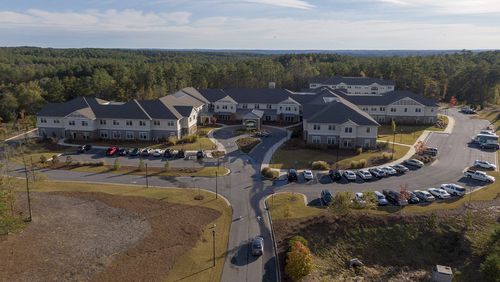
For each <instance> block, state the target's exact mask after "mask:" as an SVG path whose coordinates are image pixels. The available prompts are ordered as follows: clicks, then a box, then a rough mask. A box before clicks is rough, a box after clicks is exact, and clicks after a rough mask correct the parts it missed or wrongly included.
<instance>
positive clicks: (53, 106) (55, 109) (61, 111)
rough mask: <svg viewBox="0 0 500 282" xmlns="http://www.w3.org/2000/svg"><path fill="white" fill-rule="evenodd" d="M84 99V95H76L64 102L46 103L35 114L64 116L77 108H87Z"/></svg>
mask: <svg viewBox="0 0 500 282" xmlns="http://www.w3.org/2000/svg"><path fill="white" fill-rule="evenodd" d="M86 99H87V98H85V97H77V98H75V99H73V100H70V101H67V102H64V103H47V104H45V106H43V108H42V109H41V110H40V111H38V113H37V116H46V117H65V116H67V115H69V114H71V113H72V112H75V111H77V110H80V109H83V108H88V107H89V105H88V103H87V101H86Z"/></svg>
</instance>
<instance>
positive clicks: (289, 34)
mask: <svg viewBox="0 0 500 282" xmlns="http://www.w3.org/2000/svg"><path fill="white" fill-rule="evenodd" d="M190 16H191V14H190V13H188V12H172V13H153V12H149V13H145V12H142V11H138V10H121V11H118V10H104V11H98V10H87V11H82V12H59V13H54V12H47V11H42V10H28V11H26V12H23V13H15V12H11V11H0V38H2V42H3V43H2V44H4V45H7V44H8V45H11V46H12V45H40V46H52V47H67V46H68V44H71V45H70V47H82V46H88V47H123V48H127V47H130V48H233V49H240V48H242V49H463V48H465V49H478V48H497V47H498V46H500V29H498V27H497V26H494V25H491V26H488V25H486V24H483V25H473V24H436V23H423V22H409V21H399V20H397V19H391V20H384V21H382V20H363V19H354V20H345V19H339V18H337V17H335V16H334V15H331V16H328V17H327V16H325V17H321V18H313V19H297V18H290V17H285V18H267V17H259V18H247V17H234V16H226V17H200V18H195V19H191V18H190ZM68 42H71V43H68Z"/></svg>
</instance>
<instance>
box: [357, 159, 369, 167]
mask: <svg viewBox="0 0 500 282" xmlns="http://www.w3.org/2000/svg"><path fill="white" fill-rule="evenodd" d="M367 163H368V162H367V161H366V160H365V159H361V160H359V168H364V167H366V164H367Z"/></svg>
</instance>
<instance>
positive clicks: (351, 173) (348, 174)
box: [344, 170, 356, 181]
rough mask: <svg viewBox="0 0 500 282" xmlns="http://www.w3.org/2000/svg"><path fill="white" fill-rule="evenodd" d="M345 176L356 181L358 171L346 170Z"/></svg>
mask: <svg viewBox="0 0 500 282" xmlns="http://www.w3.org/2000/svg"><path fill="white" fill-rule="evenodd" d="M344 177H345V178H346V179H347V180H349V181H356V173H354V171H352V170H344Z"/></svg>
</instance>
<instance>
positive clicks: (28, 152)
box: [10, 142, 76, 164]
mask: <svg viewBox="0 0 500 282" xmlns="http://www.w3.org/2000/svg"><path fill="white" fill-rule="evenodd" d="M75 150H76V148H73V147H66V146H59V145H57V144H52V143H47V142H43V143H35V144H28V145H24V146H23V147H22V149H19V148H17V149H15V155H14V156H13V157H12V158H11V159H10V160H11V161H14V162H15V163H18V164H21V163H22V162H23V156H22V152H23V151H24V153H25V154H24V159H25V160H26V162H27V163H28V164H29V163H30V162H31V159H33V163H38V162H39V161H40V157H41V156H42V155H43V156H45V157H46V158H47V159H50V158H52V156H54V155H57V154H62V153H66V152H75Z"/></svg>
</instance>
